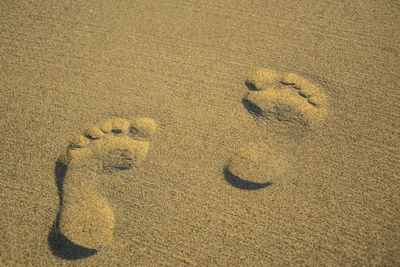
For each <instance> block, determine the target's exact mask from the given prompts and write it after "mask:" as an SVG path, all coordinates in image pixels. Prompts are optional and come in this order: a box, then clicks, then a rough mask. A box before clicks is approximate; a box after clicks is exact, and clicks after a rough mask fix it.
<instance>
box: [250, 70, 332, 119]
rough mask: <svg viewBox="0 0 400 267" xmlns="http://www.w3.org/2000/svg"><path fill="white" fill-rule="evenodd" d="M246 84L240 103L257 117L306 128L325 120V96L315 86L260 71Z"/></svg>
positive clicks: (299, 80)
mask: <svg viewBox="0 0 400 267" xmlns="http://www.w3.org/2000/svg"><path fill="white" fill-rule="evenodd" d="M246 84H247V85H248V87H249V89H250V90H249V92H248V93H247V94H246V96H245V98H244V99H243V103H244V104H245V106H246V108H247V109H248V110H249V111H250V112H251V113H252V114H254V115H256V116H258V117H264V118H269V119H271V118H275V119H277V120H279V121H290V122H298V123H300V124H302V125H305V126H310V127H311V126H315V125H317V124H318V123H320V122H322V121H324V120H325V118H326V115H327V105H326V96H325V95H324V94H323V93H322V91H321V89H320V88H319V87H318V86H317V85H315V84H313V83H311V82H310V81H308V80H306V79H304V78H302V77H300V76H298V75H296V74H294V73H285V74H279V73H277V72H275V71H273V70H267V69H263V70H259V71H256V72H255V73H252V74H250V75H249V77H248V78H247V79H246ZM249 84H250V86H249Z"/></svg>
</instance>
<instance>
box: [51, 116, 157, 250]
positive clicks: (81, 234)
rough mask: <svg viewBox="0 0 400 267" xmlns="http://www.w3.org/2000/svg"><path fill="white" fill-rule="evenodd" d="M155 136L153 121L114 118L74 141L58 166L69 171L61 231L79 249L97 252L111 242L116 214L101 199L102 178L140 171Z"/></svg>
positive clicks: (62, 209) (61, 211)
mask: <svg viewBox="0 0 400 267" xmlns="http://www.w3.org/2000/svg"><path fill="white" fill-rule="evenodd" d="M155 132H156V124H155V122H154V121H153V120H152V119H149V118H139V119H135V120H133V121H129V120H126V119H121V118H115V119H111V120H107V121H104V122H101V123H97V124H94V125H92V126H91V127H89V128H88V129H86V131H85V132H84V134H83V135H77V136H75V137H74V138H73V139H72V141H71V143H70V145H69V147H68V149H67V152H66V153H65V154H64V155H62V157H61V158H60V161H61V162H62V164H64V165H65V166H66V168H67V172H66V174H65V178H64V183H63V189H62V191H63V195H62V203H61V209H60V213H59V222H58V229H57V230H58V231H59V233H61V234H62V235H63V236H65V237H66V238H67V239H68V240H69V241H71V242H73V243H74V244H76V245H79V246H82V247H86V248H90V249H99V248H101V247H102V246H104V245H105V244H106V243H107V242H109V241H110V240H111V239H112V236H113V233H114V227H115V218H114V213H113V211H112V209H111V206H110V204H109V203H108V200H107V199H106V198H105V197H104V196H103V195H102V193H101V181H100V178H101V174H102V173H103V174H104V172H115V171H120V170H126V169H131V168H134V167H138V166H140V163H141V162H142V161H144V160H145V158H146V156H147V153H148V150H149V144H150V142H149V140H150V137H151V136H152V135H153V134H154V133H155Z"/></svg>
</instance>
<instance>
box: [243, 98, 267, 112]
mask: <svg viewBox="0 0 400 267" xmlns="http://www.w3.org/2000/svg"><path fill="white" fill-rule="evenodd" d="M242 104H243V106H244V107H245V108H246V109H247V111H248V112H249V113H250V114H252V115H254V116H256V117H262V116H263V115H264V112H263V110H262V109H261V108H260V107H259V106H257V105H256V104H254V103H252V102H251V101H249V100H247V99H245V98H243V99H242Z"/></svg>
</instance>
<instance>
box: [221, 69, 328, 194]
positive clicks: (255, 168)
mask: <svg viewBox="0 0 400 267" xmlns="http://www.w3.org/2000/svg"><path fill="white" fill-rule="evenodd" d="M246 86H247V87H248V89H249V91H248V92H247V94H246V95H245V97H244V99H243V104H244V106H245V107H246V108H247V110H248V111H249V112H250V113H251V114H253V115H254V116H256V117H258V118H265V119H269V120H276V121H278V122H282V123H293V124H296V125H300V126H302V128H306V129H312V128H314V127H316V126H317V125H320V123H322V122H323V121H324V120H325V118H326V116H327V103H326V96H325V95H324V94H323V93H322V90H321V89H320V88H319V87H318V86H317V85H315V84H314V83H312V82H310V81H308V80H306V79H305V78H302V77H300V76H298V75H296V74H294V73H279V72H277V71H274V70H271V69H261V70H258V71H256V72H254V73H251V74H250V75H249V76H248V77H247V79H246ZM296 129H299V128H296ZM276 143H279V142H277V141H275V142H274V144H273V143H272V142H265V143H257V144H253V143H251V144H248V145H246V146H243V147H241V148H239V150H238V151H236V152H235V153H234V155H233V156H232V157H231V158H230V159H229V162H228V164H227V166H226V168H225V178H226V180H227V181H228V182H230V183H231V184H232V185H233V186H236V187H239V188H242V189H248V190H254V189H260V188H263V187H266V186H268V185H271V184H272V183H273V181H275V180H276V179H279V178H280V177H282V175H283V174H284V173H285V171H286V169H287V166H288V163H287V161H286V158H287V157H285V154H284V151H283V150H282V149H281V146H280V145H279V147H278V146H277V144H276ZM282 143H284V142H282Z"/></svg>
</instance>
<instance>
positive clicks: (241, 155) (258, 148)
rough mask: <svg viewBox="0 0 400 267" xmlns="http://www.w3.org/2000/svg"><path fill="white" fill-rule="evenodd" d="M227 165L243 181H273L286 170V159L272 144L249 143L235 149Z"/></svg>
mask: <svg viewBox="0 0 400 267" xmlns="http://www.w3.org/2000/svg"><path fill="white" fill-rule="evenodd" d="M227 167H228V170H229V171H230V172H231V173H232V174H233V175H235V176H237V177H238V178H240V179H242V180H244V181H248V182H252V183H268V182H272V183H273V182H274V181H276V179H279V177H280V176H281V175H282V174H283V173H284V171H285V170H286V161H285V158H284V157H283V155H282V154H281V153H280V152H278V151H277V150H276V149H274V148H273V146H272V145H268V144H264V143H251V144H248V145H246V146H243V147H241V148H240V149H239V150H237V151H236V152H235V153H234V155H233V156H232V157H231V158H230V161H229V163H228V166H227Z"/></svg>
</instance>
